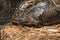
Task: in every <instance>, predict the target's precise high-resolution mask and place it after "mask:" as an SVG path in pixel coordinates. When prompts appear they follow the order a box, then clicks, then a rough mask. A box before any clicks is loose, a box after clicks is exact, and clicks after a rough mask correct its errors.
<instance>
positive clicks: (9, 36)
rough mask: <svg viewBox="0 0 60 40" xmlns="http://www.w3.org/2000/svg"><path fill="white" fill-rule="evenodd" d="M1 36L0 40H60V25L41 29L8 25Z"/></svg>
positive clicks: (2, 28)
mask: <svg viewBox="0 0 60 40" xmlns="http://www.w3.org/2000/svg"><path fill="white" fill-rule="evenodd" d="M0 34H1V35H0V37H1V39H0V40H60V24H57V25H52V26H42V27H40V28H37V27H27V26H20V25H12V24H6V25H4V26H3V27H1V32H0Z"/></svg>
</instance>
